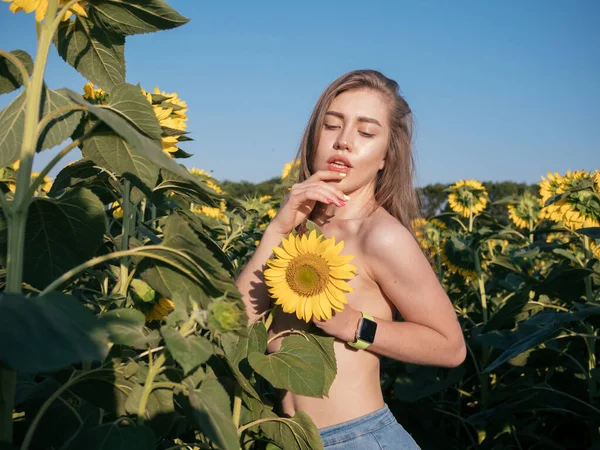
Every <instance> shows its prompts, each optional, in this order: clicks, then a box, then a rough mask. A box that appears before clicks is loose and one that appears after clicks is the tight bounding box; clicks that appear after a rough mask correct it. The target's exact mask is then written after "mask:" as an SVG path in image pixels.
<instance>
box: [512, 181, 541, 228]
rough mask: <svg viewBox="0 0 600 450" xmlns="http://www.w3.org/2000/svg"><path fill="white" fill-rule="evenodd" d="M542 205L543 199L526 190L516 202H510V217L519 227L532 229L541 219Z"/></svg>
mask: <svg viewBox="0 0 600 450" xmlns="http://www.w3.org/2000/svg"><path fill="white" fill-rule="evenodd" d="M542 205H543V203H542V201H541V199H539V198H537V197H535V196H534V195H532V194H531V193H530V192H528V191H526V192H525V193H524V194H523V195H522V196H520V197H518V198H517V199H516V201H515V202H514V203H509V204H508V206H507V208H508V218H509V219H510V220H511V221H512V222H513V223H514V224H515V226H516V227H517V228H526V229H528V230H530V231H531V230H532V229H533V227H534V225H536V224H537V223H538V222H539V221H540V211H541V210H542Z"/></svg>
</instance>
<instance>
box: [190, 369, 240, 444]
mask: <svg viewBox="0 0 600 450" xmlns="http://www.w3.org/2000/svg"><path fill="white" fill-rule="evenodd" d="M188 398H189V401H190V406H191V407H192V409H193V419H194V421H195V422H196V423H197V424H198V427H199V428H200V431H202V433H203V434H204V435H206V437H208V439H210V440H211V441H212V442H213V443H214V444H216V445H217V446H218V447H219V448H222V449H224V450H239V448H240V442H239V439H238V434H237V429H236V427H235V425H234V424H233V417H232V415H231V409H230V406H229V405H230V403H231V400H230V399H229V395H228V394H227V392H226V391H225V389H223V386H221V384H220V383H219V381H218V380H217V379H216V378H214V377H207V378H205V379H204V381H202V383H201V384H200V388H199V389H196V390H191V389H190V390H188Z"/></svg>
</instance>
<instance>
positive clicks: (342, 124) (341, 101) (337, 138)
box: [313, 89, 390, 192]
mask: <svg viewBox="0 0 600 450" xmlns="http://www.w3.org/2000/svg"><path fill="white" fill-rule="evenodd" d="M389 116H390V112H389V107H388V104H387V103H386V102H385V100H384V98H383V96H382V95H381V94H380V93H379V92H377V91H374V90H371V89H358V90H351V91H346V92H343V93H341V94H340V95H338V96H337V97H335V98H334V99H333V101H332V102H331V105H330V106H329V109H328V110H327V112H326V114H325V119H324V122H323V128H322V129H321V136H320V138H319V144H318V146H317V152H316V155H315V160H314V162H313V171H317V170H334V171H338V172H344V173H346V174H347V175H346V177H345V178H343V179H342V180H341V181H340V183H341V184H340V188H341V189H343V190H344V191H345V192H353V191H355V190H356V189H358V188H360V187H362V186H365V185H368V184H369V183H370V182H372V181H373V180H374V179H375V177H376V175H377V172H378V171H379V170H380V169H383V166H384V164H385V155H386V151H387V148H388V142H389V138H390V126H389V123H390V117H389Z"/></svg>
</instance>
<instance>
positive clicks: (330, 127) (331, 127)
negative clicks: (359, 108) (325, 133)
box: [323, 123, 339, 130]
mask: <svg viewBox="0 0 600 450" xmlns="http://www.w3.org/2000/svg"><path fill="white" fill-rule="evenodd" d="M323 126H324V127H325V129H326V130H335V129H336V128H339V126H338V125H328V124H326V123H324V124H323Z"/></svg>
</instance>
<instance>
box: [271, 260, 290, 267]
mask: <svg viewBox="0 0 600 450" xmlns="http://www.w3.org/2000/svg"><path fill="white" fill-rule="evenodd" d="M289 265H290V261H289V260H286V259H269V260H267V266H268V267H271V268H278V269H285V268H287V266H289Z"/></svg>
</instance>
